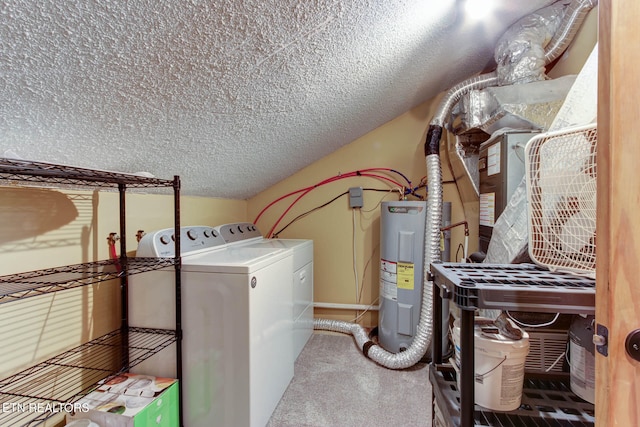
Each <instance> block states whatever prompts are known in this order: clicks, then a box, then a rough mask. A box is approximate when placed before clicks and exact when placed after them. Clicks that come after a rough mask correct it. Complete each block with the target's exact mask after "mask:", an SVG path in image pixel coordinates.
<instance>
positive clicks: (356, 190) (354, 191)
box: [349, 187, 363, 208]
mask: <svg viewBox="0 0 640 427" xmlns="http://www.w3.org/2000/svg"><path fill="white" fill-rule="evenodd" d="M362 204H363V199H362V187H351V188H350V189H349V207H350V208H361V207H362Z"/></svg>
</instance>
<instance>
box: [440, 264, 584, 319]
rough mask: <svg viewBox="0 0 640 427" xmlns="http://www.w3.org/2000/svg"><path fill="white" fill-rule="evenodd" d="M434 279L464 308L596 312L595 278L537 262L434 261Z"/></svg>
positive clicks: (577, 312) (575, 312) (576, 312)
mask: <svg viewBox="0 0 640 427" xmlns="http://www.w3.org/2000/svg"><path fill="white" fill-rule="evenodd" d="M431 273H432V275H433V277H434V282H436V283H437V284H438V286H440V287H444V288H446V289H447V291H449V292H451V293H452V294H453V295H452V298H453V301H454V302H455V303H456V305H457V306H459V307H460V308H462V309H466V310H474V309H477V308H486V309H499V310H514V311H536V312H547V313H557V312H563V313H574V314H595V296H596V295H595V294H596V284H595V280H594V279H591V278H588V277H583V276H578V275H575V274H571V273H568V272H559V271H555V272H551V271H549V270H547V269H546V268H543V267H540V266H537V265H535V264H483V263H479V264H461V263H441V264H432V265H431Z"/></svg>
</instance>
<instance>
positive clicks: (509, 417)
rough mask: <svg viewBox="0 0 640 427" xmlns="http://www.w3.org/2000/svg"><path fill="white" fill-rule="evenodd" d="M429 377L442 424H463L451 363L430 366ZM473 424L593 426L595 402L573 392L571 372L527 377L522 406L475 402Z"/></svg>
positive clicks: (545, 426)
mask: <svg viewBox="0 0 640 427" xmlns="http://www.w3.org/2000/svg"><path fill="white" fill-rule="evenodd" d="M429 377H430V380H431V383H432V384H434V387H433V390H434V395H435V403H436V405H437V408H438V409H437V410H438V412H439V413H440V414H442V417H441V418H440V421H439V423H440V425H443V426H447V427H448V426H459V425H460V411H459V406H460V393H459V391H458V388H457V385H456V377H455V373H454V371H453V370H452V369H451V368H450V367H447V366H438V367H436V366H429ZM436 425H438V424H436ZM473 425H474V426H493V427H503V426H504V427H506V426H509V427H511V426H532V427H533V426H544V427H547V426H550V425H554V426H566V427H593V426H594V425H595V417H594V405H593V404H591V403H589V402H586V401H584V400H582V399H580V398H579V397H578V396H576V395H575V394H574V393H572V392H571V389H570V387H569V377H568V375H559V374H553V375H539V376H526V377H525V379H524V383H523V389H522V403H521V405H520V407H519V408H518V409H516V410H514V411H509V412H496V411H491V410H489V409H486V408H483V407H481V406H479V405H475V408H474V414H473Z"/></svg>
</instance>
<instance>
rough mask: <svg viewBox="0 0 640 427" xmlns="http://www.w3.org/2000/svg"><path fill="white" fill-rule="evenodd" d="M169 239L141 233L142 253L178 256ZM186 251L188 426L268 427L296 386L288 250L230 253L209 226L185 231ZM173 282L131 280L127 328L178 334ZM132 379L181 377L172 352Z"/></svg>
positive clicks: (152, 277) (169, 278)
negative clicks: (289, 389)
mask: <svg viewBox="0 0 640 427" xmlns="http://www.w3.org/2000/svg"><path fill="white" fill-rule="evenodd" d="M172 235H173V229H166V230H160V231H156V232H153V233H149V234H147V235H145V236H144V237H143V238H142V240H141V241H140V243H139V247H138V251H137V254H136V255H137V256H151V257H157V256H165V257H166V256H170V257H172V256H174V255H173V252H172V251H173V240H172ZM181 246H182V250H181V251H182V276H181V283H182V287H181V289H182V292H181V300H182V304H181V307H182V332H183V339H182V357H183V363H182V374H183V384H182V391H183V411H184V414H183V419H184V422H185V425H186V426H188V427H205V426H206V427H211V426H216V427H218V426H219V427H223V426H224V427H229V426H233V427H236V426H251V427H258V426H259V427H263V426H265V425H266V424H267V422H268V421H269V418H270V417H271V414H272V412H273V410H274V409H275V407H276V405H277V404H278V402H279V401H280V398H281V397H282V395H283V393H284V391H285V390H286V388H287V386H288V385H289V382H290V381H291V379H292V378H293V357H292V354H293V350H292V339H291V336H292V323H293V322H292V319H291V312H292V309H293V307H292V298H293V297H292V288H291V281H290V280H289V279H288V278H289V277H290V274H291V270H292V269H293V256H292V252H291V251H287V250H285V249H284V248H276V247H243V246H240V245H237V246H234V245H227V244H226V242H225V241H224V239H223V238H222V237H221V236H220V235H219V234H218V232H217V231H216V230H214V229H213V228H212V227H204V226H197V227H183V228H182V229H181ZM174 277H175V273H174V271H173V269H166V270H162V271H157V272H150V273H144V274H138V275H134V276H131V278H130V281H129V301H130V304H129V324H130V325H131V326H141V327H153V328H169V329H171V328H175V314H174V310H173V307H174V298H175V297H174ZM283 278H287V279H286V280H283ZM132 371H134V372H137V373H146V374H150V375H157V376H163V377H175V375H176V372H175V351H174V352H172V351H163V352H160V353H158V354H156V355H154V356H152V357H151V358H149V359H148V360H146V361H144V362H142V363H140V364H139V365H137V366H136V367H135V368H134V369H132Z"/></svg>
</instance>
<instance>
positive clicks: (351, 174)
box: [254, 168, 403, 238]
mask: <svg viewBox="0 0 640 427" xmlns="http://www.w3.org/2000/svg"><path fill="white" fill-rule="evenodd" d="M372 169H374V168H371V169H364V171H370V170H372ZM354 176H366V177H370V178H377V179H382V180H385V181H389V182H391V183H393V184H394V185H397V186H398V187H403V185H402V184H400V183H399V182H397V181H395V180H393V179H391V178H388V177H386V176H383V175H377V174H370V173H362V171H353V172H347V173H346V174H342V175H337V176H333V177H329V178H327V179H325V180H323V181H320V182H319V183H318V184H316V185H314V186H310V187H306V188H304V189H300V190H297V191H294V192H292V193H289V194H288V195H285V196H282V197H280V198H279V199H277V200H276V201H279V200H282V199H283V198H284V197H287V196H290V195H293V194H297V193H300V192H303V191H304V193H302V194H301V195H300V196H298V197H297V198H296V199H295V200H294V201H293V202H291V204H290V205H289V207H288V208H287V209H286V210H285V211H284V212H283V213H282V214H281V215H280V217H279V218H278V220H277V221H276V222H275V224H273V227H271V229H270V230H269V233H267V235H266V236H267V238H271V237H273V231H274V230H275V229H276V227H277V226H278V224H279V223H280V221H282V219H283V218H284V217H285V215H286V214H287V213H288V212H289V211H290V210H291V208H293V205H295V204H296V203H298V201H299V200H300V199H302V198H303V197H304V196H305V195H306V194H307V193H309V192H310V191H311V190H313V189H314V188H317V187H319V186H321V185H324V184H328V183H330V182H334V181H337V180H339V179H344V178H351V177H354ZM273 203H275V201H274V202H272V203H271V204H270V205H269V206H271V205H272V204H273ZM265 209H266V208H265ZM265 209H263V210H262V212H260V215H262V213H263V212H264V211H265ZM260 215H258V218H259V217H260ZM258 218H256V221H257V220H258ZM256 221H254V224H255V223H256Z"/></svg>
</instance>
